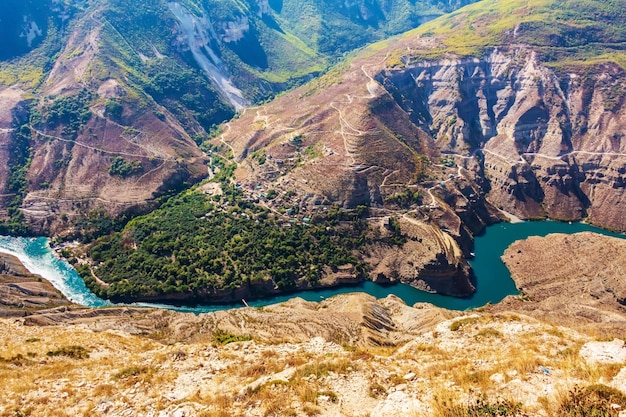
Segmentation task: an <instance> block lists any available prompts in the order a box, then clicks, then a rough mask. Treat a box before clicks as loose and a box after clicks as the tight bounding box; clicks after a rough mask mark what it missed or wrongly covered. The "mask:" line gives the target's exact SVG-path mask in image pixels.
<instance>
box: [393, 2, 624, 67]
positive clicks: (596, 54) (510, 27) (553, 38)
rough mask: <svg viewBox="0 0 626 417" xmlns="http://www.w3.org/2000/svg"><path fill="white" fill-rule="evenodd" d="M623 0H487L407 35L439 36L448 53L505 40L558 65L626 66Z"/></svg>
mask: <svg viewBox="0 0 626 417" xmlns="http://www.w3.org/2000/svg"><path fill="white" fill-rule="evenodd" d="M624 6H625V4H624V2H623V1H621V0H609V1H596V0H567V1H554V0H498V1H494V0H486V1H482V2H479V3H476V4H473V5H470V6H467V7H465V8H463V9H460V10H457V11H455V12H453V13H451V14H449V15H446V16H444V17H442V18H440V19H437V20H435V21H432V22H429V23H427V24H425V25H423V26H421V27H420V28H418V29H416V30H414V31H411V32H408V33H406V34H404V35H402V37H411V36H416V35H417V36H435V37H436V38H437V39H439V40H440V41H441V43H440V45H439V46H437V47H435V48H433V49H431V50H428V51H426V50H424V51H418V54H417V57H419V58H432V57H437V56H440V55H441V54H443V53H447V52H450V53H455V54H459V55H463V56H468V55H479V54H481V53H482V52H483V51H485V50H486V49H490V48H493V47H497V46H502V45H512V44H528V45H531V46H534V47H536V49H537V50H539V51H540V52H541V53H542V54H543V56H544V60H545V61H547V62H548V63H550V64H552V65H555V66H562V65H574V64H576V65H580V64H597V63H602V62H607V61H610V62H614V63H617V64H619V65H621V66H622V67H624V68H626V52H625V49H626V26H624V24H623V23H624V22H625V21H626V7H624Z"/></svg>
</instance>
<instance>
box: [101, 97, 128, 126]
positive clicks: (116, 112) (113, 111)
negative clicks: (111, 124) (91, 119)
mask: <svg viewBox="0 0 626 417" xmlns="http://www.w3.org/2000/svg"><path fill="white" fill-rule="evenodd" d="M123 112H124V106H122V104H121V103H120V102H119V101H118V100H114V99H108V100H107V101H106V103H105V105H104V115H105V116H106V117H108V118H110V119H112V120H116V121H119V120H120V119H121V118H122V113H123Z"/></svg>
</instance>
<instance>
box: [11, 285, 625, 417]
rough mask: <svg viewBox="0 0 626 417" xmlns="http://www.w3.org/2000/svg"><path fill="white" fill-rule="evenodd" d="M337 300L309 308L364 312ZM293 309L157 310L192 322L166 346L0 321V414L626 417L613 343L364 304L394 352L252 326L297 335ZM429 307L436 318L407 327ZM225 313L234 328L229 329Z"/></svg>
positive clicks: (93, 329) (617, 348) (531, 323)
mask: <svg viewBox="0 0 626 417" xmlns="http://www.w3.org/2000/svg"><path fill="white" fill-rule="evenodd" d="M338 300H339V301H337V300H329V301H326V302H325V303H327V304H324V303H321V305H322V307H318V308H317V309H315V308H311V311H319V310H324V309H327V310H330V313H331V315H330V316H329V317H333V316H332V314H338V313H337V311H338V310H340V309H341V308H344V310H346V311H348V310H350V311H351V313H350V314H352V315H353V316H354V315H355V313H354V312H355V311H357V310H356V309H355V308H354V306H355V305H356V304H358V303H365V304H367V303H371V300H370V299H369V298H366V297H363V296H362V295H345V296H340V297H338ZM300 304H301V303H298V302H292V303H290V304H289V303H288V304H287V305H283V306H277V307H266V308H265V309H263V310H258V309H251V308H250V309H241V310H234V311H231V312H221V313H219V314H208V315H203V316H190V315H182V314H175V313H166V314H162V315H161V317H164V318H165V319H167V320H170V322H175V323H176V324H175V325H176V326H179V325H180V324H181V323H182V322H183V321H184V319H186V318H187V319H189V322H190V323H195V324H194V326H196V327H195V329H196V330H195V334H194V335H193V336H192V337H186V340H187V341H178V342H176V341H175V339H173V338H171V337H169V338H163V335H165V334H166V333H167V332H165V333H164V332H160V333H159V332H155V331H151V332H144V333H145V334H143V335H142V334H133V333H137V327H133V326H124V325H123V323H124V321H126V322H130V321H131V320H133V319H128V318H127V319H124V320H120V321H119V322H118V324H117V325H113V324H112V323H113V322H112V321H109V322H108V323H109V324H108V325H106V326H103V325H99V324H98V322H97V321H96V322H83V323H81V322H74V323H70V324H68V323H66V324H64V325H53V326H29V325H25V324H24V319H11V320H8V319H5V320H1V321H0V356H1V357H2V360H1V361H0V381H2V382H1V385H2V388H3V390H2V392H3V396H2V399H0V416H7V417H8V416H11V417H15V416H28V415H30V416H105V415H106V416H159V417H166V416H177V417H181V416H205V417H208V416H316V415H319V416H371V417H377V416H380V417H382V416H385V417H387V416H417V417H419V416H442V417H443V416H450V417H454V416H459V417H460V416H508V415H510V416H514V415H517V416H586V415H593V416H618V415H622V416H623V415H626V413H624V412H622V410H626V397H625V396H624V394H623V393H624V392H625V391H626V349H625V348H624V341H623V340H613V341H609V340H597V338H594V337H593V336H589V335H586V334H582V333H579V332H576V331H574V330H571V329H569V328H563V327H556V326H554V325H551V324H547V323H545V322H541V321H538V320H536V319H533V318H530V317H528V316H523V315H517V314H513V313H498V314H491V313H486V312H476V313H473V314H466V315H459V316H456V317H452V318H449V317H450V316H448V318H446V317H445V316H444V315H442V314H441V313H440V312H439V311H438V309H435V308H434V307H428V306H417V308H412V307H406V306H400V304H399V303H398V302H397V301H396V300H393V299H386V300H379V301H377V302H375V304H376V305H378V306H380V309H381V311H382V310H385V311H387V312H388V313H389V315H390V317H392V319H393V322H392V323H388V326H387V327H389V328H390V329H392V330H390V332H389V334H390V335H391V334H392V333H394V332H395V334H396V336H394V337H395V338H396V339H397V340H398V341H399V342H398V343H397V344H396V345H395V346H392V345H393V343H388V344H389V346H386V347H383V346H378V347H371V346H367V343H365V342H366V341H367V338H366V336H360V337H356V339H354V344H344V345H341V344H339V343H345V337H343V336H342V337H339V335H337V337H336V338H335V336H333V335H332V334H333V333H328V334H326V336H327V338H328V339H329V340H325V339H324V338H322V337H308V336H307V337H305V336H306V331H304V332H300V333H298V332H295V333H294V337H293V340H291V341H290V340H289V338H288V337H287V335H286V334H283V335H282V337H281V338H277V337H275V336H272V333H271V332H266V333H263V332H260V331H256V330H255V329H256V328H257V327H255V326H258V322H257V321H255V320H260V319H259V317H263V315H264V314H270V313H271V310H272V309H273V308H276V309H277V310H276V311H277V312H280V311H282V312H283V313H285V314H286V312H287V311H288V310H289V309H290V308H292V309H294V310H297V312H296V313H294V319H293V320H294V321H293V324H294V328H297V327H298V326H300V327H302V328H305V327H306V323H305V322H304V321H302V319H303V316H302V314H303V313H302V311H300V310H298V309H297V307H298V305H300ZM311 304H313V303H311ZM324 305H325V306H326V307H324ZM333 305H334V306H335V307H333ZM337 305H341V306H342V307H341V308H339V307H337ZM309 307H310V306H309ZM309 307H307V308H309ZM370 307H371V306H370ZM281 309H282V310H281ZM266 310H269V311H266ZM301 310H302V309H301ZM430 310H433V311H435V312H436V313H435V314H434V315H430V316H428V317H431V318H435V317H437V320H434V322H433V323H432V324H429V325H424V326H419V325H415V323H418V324H419V322H416V321H414V320H416V319H418V317H420V316H419V315H420V314H421V315H422V317H426V316H424V314H425V313H424V312H425V311H430ZM256 313H258V316H257V315H256ZM147 314H148V315H149V314H154V313H147ZM383 315H384V314H383ZM379 316H380V314H379ZM229 317H230V318H231V319H232V318H233V317H235V318H236V320H239V321H240V323H239V329H238V331H235V330H233V326H232V323H233V321H234V319H233V320H230V321H229ZM279 317H280V319H281V320H283V322H282V323H283V324H282V326H285V323H286V322H287V321H288V320H287V319H286V318H285V317H286V316H285V315H284V314H283V315H281V316H279ZM337 317H339V316H337ZM357 321H358V319H357V320H356V321H355V322H357ZM198 323H200V324H198ZM221 323H224V324H225V325H224V326H223V328H222V327H221ZM366 323H367V320H363V321H362V323H361V327H363V328H365V327H367V325H366ZM127 324H128V323H127ZM328 325H329V327H332V326H333V324H332V322H331V321H330V320H329V324H328ZM411 326H413V327H411ZM161 327H162V328H164V329H166V328H167V327H168V325H167V323H166V324H163V325H162V326H161ZM374 327H376V326H374ZM379 327H380V326H379ZM285 328H286V327H285ZM202 329H204V331H202ZM370 330H371V329H370ZM379 330H380V329H379ZM231 332H232V333H231ZM354 334H356V333H354ZM400 335H404V337H397V336H400ZM333 338H335V339H336V340H333ZM246 339H249V340H246ZM388 340H389V339H388ZM337 342H339V343H337ZM585 407H586V408H585ZM592 407H595V409H596V411H594V412H592V411H590V410H591V409H592ZM598 410H599V411H598ZM593 413H595V414H593Z"/></svg>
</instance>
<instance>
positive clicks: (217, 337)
mask: <svg viewBox="0 0 626 417" xmlns="http://www.w3.org/2000/svg"><path fill="white" fill-rule="evenodd" d="M248 340H252V337H251V336H236V335H234V334H230V333H227V332H225V331H223V330H222V329H217V330H216V331H215V332H213V341H215V343H217V344H219V345H227V344H229V343H234V342H247V341H248Z"/></svg>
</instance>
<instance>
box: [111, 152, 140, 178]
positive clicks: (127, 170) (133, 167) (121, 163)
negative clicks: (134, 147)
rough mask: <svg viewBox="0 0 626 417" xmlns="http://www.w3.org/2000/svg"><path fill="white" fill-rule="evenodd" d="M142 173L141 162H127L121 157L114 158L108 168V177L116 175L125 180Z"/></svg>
mask: <svg viewBox="0 0 626 417" xmlns="http://www.w3.org/2000/svg"><path fill="white" fill-rule="evenodd" d="M142 171H143V165H142V164H141V161H131V162H128V161H126V160H125V159H124V158H122V157H121V156H116V157H115V159H113V162H112V163H111V167H110V168H109V175H112V176H113V175H117V176H118V177H122V178H126V177H130V176H131V175H135V174H138V173H140V172H142Z"/></svg>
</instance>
